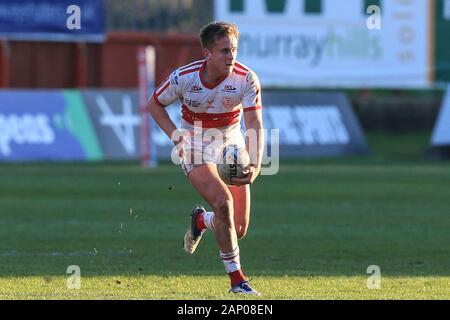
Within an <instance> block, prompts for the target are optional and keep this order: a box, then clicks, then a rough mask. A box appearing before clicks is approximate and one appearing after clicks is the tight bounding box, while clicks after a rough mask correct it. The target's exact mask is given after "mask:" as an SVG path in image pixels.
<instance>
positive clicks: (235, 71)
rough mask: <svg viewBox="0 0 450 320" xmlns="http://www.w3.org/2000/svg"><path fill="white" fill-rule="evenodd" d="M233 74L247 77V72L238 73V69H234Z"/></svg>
mask: <svg viewBox="0 0 450 320" xmlns="http://www.w3.org/2000/svg"><path fill="white" fill-rule="evenodd" d="M233 72H234V73H236V74H238V75H240V76H244V77H245V76H246V75H247V74H246V73H245V72H241V71H238V70H236V69H233Z"/></svg>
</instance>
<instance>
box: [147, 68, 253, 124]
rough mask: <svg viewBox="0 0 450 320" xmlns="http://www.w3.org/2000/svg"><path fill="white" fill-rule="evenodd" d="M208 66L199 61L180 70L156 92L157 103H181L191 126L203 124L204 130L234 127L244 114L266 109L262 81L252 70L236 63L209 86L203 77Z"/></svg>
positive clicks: (166, 104) (183, 116)
mask: <svg viewBox="0 0 450 320" xmlns="http://www.w3.org/2000/svg"><path fill="white" fill-rule="evenodd" d="M205 64H206V60H199V61H195V62H193V63H190V64H188V65H186V66H183V67H180V68H178V69H176V70H175V71H174V72H172V74H171V75H170V76H169V77H168V78H167V79H166V80H165V81H164V82H163V83H162V84H161V85H160V86H159V87H158V88H157V89H156V90H155V92H154V93H153V98H154V100H155V101H156V102H157V103H158V104H160V105H161V106H163V107H165V106H168V105H169V104H172V103H173V102H175V101H176V100H179V101H180V102H181V106H182V118H183V120H184V121H185V122H187V123H188V124H190V125H193V124H194V122H195V121H201V122H202V127H203V128H219V127H228V126H231V125H234V124H236V123H238V122H239V121H240V120H241V118H242V111H243V112H246V111H250V110H256V109H260V108H262V102H261V88H260V83H259V79H258V77H257V75H256V74H255V73H254V72H253V71H252V70H250V69H249V68H247V67H246V66H244V65H243V64H241V63H239V62H235V64H234V69H233V72H232V73H231V74H229V75H228V76H226V77H223V78H221V79H219V80H218V81H217V82H216V83H215V84H214V85H209V84H207V83H205V82H204V81H203V79H202V77H201V71H202V68H204V66H205Z"/></svg>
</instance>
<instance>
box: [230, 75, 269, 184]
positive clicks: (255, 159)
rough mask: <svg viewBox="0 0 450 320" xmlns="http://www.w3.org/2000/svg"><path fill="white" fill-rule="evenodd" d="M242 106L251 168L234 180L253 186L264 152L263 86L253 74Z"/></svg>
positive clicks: (249, 76) (248, 79) (249, 79)
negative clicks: (240, 177)
mask: <svg viewBox="0 0 450 320" xmlns="http://www.w3.org/2000/svg"><path fill="white" fill-rule="evenodd" d="M242 104H243V110H244V117H245V128H246V138H245V140H246V141H245V144H246V149H247V152H248V154H249V156H250V166H249V168H248V172H247V174H246V175H245V177H244V178H242V179H234V182H235V183H237V184H238V185H244V184H252V183H253V182H254V181H255V179H256V178H257V177H258V175H259V173H260V171H261V163H262V157H263V152H264V126H263V117H262V101H261V86H260V83H259V79H258V77H257V76H256V74H255V73H253V72H252V73H251V74H249V75H248V77H247V91H246V94H245V96H244V99H243V103H242Z"/></svg>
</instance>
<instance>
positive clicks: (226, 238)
mask: <svg viewBox="0 0 450 320" xmlns="http://www.w3.org/2000/svg"><path fill="white" fill-rule="evenodd" d="M188 179H189V181H190V182H191V184H192V185H193V186H194V188H195V189H196V190H197V191H198V192H199V194H200V195H201V196H202V197H203V198H204V199H205V200H206V202H208V204H209V205H210V206H211V208H212V210H213V212H214V229H215V232H214V234H215V237H216V241H217V245H218V246H219V249H220V250H221V251H222V252H230V251H232V250H233V249H234V248H235V246H236V244H237V237H236V231H235V228H234V220H233V196H232V194H231V192H230V191H229V190H228V188H227V186H226V185H225V184H224V183H223V182H222V180H221V179H220V178H219V176H218V174H217V169H216V166H215V165H214V164H204V165H201V166H198V167H195V168H194V169H192V171H191V172H190V173H189V174H188Z"/></svg>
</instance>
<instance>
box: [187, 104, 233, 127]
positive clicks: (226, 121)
mask: <svg viewBox="0 0 450 320" xmlns="http://www.w3.org/2000/svg"><path fill="white" fill-rule="evenodd" d="M181 113H182V114H183V119H184V120H185V121H187V122H188V123H190V124H192V125H193V124H194V122H195V121H201V122H202V127H203V128H219V127H226V126H229V125H232V124H235V123H237V122H239V115H240V113H241V110H239V109H238V110H235V111H232V112H224V113H204V112H193V111H192V110H189V108H188V107H187V106H185V105H183V108H182V110H181Z"/></svg>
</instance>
